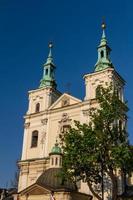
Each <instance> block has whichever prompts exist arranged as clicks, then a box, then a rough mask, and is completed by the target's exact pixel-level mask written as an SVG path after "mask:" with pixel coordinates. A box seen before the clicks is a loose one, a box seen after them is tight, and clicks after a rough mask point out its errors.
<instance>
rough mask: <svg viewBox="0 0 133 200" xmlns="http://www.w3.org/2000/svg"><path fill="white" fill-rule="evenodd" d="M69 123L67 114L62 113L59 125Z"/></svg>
mask: <svg viewBox="0 0 133 200" xmlns="http://www.w3.org/2000/svg"><path fill="white" fill-rule="evenodd" d="M69 121H71V119H70V118H69V116H68V114H67V113H63V114H62V118H61V120H60V121H59V123H65V122H69Z"/></svg>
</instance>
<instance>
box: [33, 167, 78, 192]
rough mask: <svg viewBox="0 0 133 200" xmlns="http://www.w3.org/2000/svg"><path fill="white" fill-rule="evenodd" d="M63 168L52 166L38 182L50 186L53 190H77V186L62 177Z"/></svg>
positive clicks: (46, 186) (43, 185)
mask: <svg viewBox="0 0 133 200" xmlns="http://www.w3.org/2000/svg"><path fill="white" fill-rule="evenodd" d="M61 171H62V169H61V168H50V169H47V170H46V171H45V172H43V173H42V175H41V176H40V177H39V178H38V179H37V181H36V183H37V184H38V185H40V186H42V187H45V188H49V189H51V190H53V191H57V190H58V191H59V190H68V191H74V190H76V186H75V185H74V184H73V183H72V182H70V181H63V179H62V177H61V175H60V174H61Z"/></svg>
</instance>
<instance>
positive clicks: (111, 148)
mask: <svg viewBox="0 0 133 200" xmlns="http://www.w3.org/2000/svg"><path fill="white" fill-rule="evenodd" d="M96 100H97V103H98V105H99V106H98V108H93V107H92V108H91V109H90V113H89V118H90V121H89V123H88V124H80V122H78V121H75V127H74V128H70V129H69V131H68V132H67V133H65V134H63V135H60V138H61V144H62V149H63V154H64V156H63V171H64V176H66V177H69V178H71V180H72V181H73V182H77V181H79V180H82V181H85V182H86V183H87V184H88V187H89V189H90V191H91V192H92V194H93V195H94V196H95V197H96V198H97V199H99V200H102V199H103V193H104V192H105V190H106V189H111V196H112V199H113V200H116V199H117V176H118V175H117V172H118V170H119V171H120V172H121V175H122V174H125V173H129V172H130V171H131V170H132V166H133V161H132V149H131V146H130V145H129V142H128V135H127V131H126V121H127V114H126V113H127V111H128V108H127V105H126V103H123V102H122V101H121V100H120V99H119V97H118V94H117V92H116V91H115V89H113V87H112V86H108V87H106V88H103V87H101V86H99V87H98V88H97V92H96ZM123 177H125V176H123ZM105 179H108V180H107V182H108V184H109V183H110V185H108V186H107V184H106V188H105V187H104V181H105ZM107 187H109V188H107Z"/></svg>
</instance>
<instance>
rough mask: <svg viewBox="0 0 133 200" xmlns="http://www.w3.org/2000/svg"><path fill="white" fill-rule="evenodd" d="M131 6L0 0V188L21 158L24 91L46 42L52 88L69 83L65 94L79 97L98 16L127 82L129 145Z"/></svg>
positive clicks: (90, 66)
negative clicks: (51, 59)
mask: <svg viewBox="0 0 133 200" xmlns="http://www.w3.org/2000/svg"><path fill="white" fill-rule="evenodd" d="M132 9H133V1H132V0H117V1H116V0H112V1H106V0H102V1H99V0H93V1H90V0H82V1H81V0H12V1H11V0H0V86H1V87H0V88H1V95H0V109H1V117H0V127H1V130H0V136H1V139H0V187H5V186H10V180H11V179H12V178H13V176H14V172H15V163H16V160H18V159H20V156H21V149H22V137H23V123H24V120H23V115H24V114H25V112H26V111H27V106H28V96H27V92H28V90H31V89H36V88H37V87H38V86H39V81H40V79H41V77H42V65H43V63H44V62H45V60H46V57H47V54H48V42H49V41H53V43H54V49H53V56H54V62H55V63H56V66H57V70H56V80H57V84H58V89H59V90H61V91H62V92H65V91H66V84H67V83H68V82H70V83H71V88H70V92H71V94H72V95H74V96H76V97H78V98H82V99H83V97H84V81H83V79H82V77H83V75H84V74H85V73H89V72H92V71H93V70H94V65H95V63H96V60H97V50H96V47H97V45H98V44H99V41H100V37H101V28H100V26H101V21H102V18H103V16H104V17H105V19H106V24H107V29H106V35H107V38H108V42H109V44H110V47H111V48H112V53H111V59H112V62H113V64H114V66H115V68H116V70H117V71H118V72H119V73H120V74H121V76H122V77H123V78H124V79H125V80H126V82H127V83H126V87H125V96H126V99H127V100H128V105H129V108H130V111H129V113H128V115H129V124H128V126H129V135H130V141H131V142H132V143H133V127H132V123H133V88H132V86H133V78H132V77H133V24H132V21H133V12H132ZM131 88H132V89H131Z"/></svg>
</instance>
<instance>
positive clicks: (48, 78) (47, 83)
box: [39, 43, 56, 88]
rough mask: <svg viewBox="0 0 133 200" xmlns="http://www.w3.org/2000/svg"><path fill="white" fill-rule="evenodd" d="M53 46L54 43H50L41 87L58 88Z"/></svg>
mask: <svg viewBox="0 0 133 200" xmlns="http://www.w3.org/2000/svg"><path fill="white" fill-rule="evenodd" d="M52 48H53V44H52V43H49V54H48V58H47V61H46V63H45V64H44V65H43V66H44V72H43V77H42V79H41V81H40V86H39V87H40V88H42V87H53V88H56V82H55V78H54V71H55V65H54V63H53V57H52Z"/></svg>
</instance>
